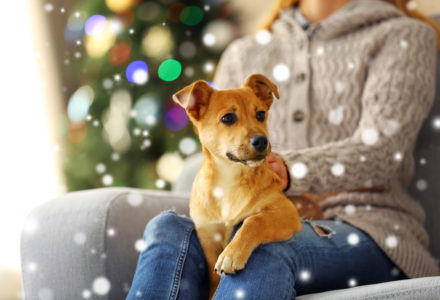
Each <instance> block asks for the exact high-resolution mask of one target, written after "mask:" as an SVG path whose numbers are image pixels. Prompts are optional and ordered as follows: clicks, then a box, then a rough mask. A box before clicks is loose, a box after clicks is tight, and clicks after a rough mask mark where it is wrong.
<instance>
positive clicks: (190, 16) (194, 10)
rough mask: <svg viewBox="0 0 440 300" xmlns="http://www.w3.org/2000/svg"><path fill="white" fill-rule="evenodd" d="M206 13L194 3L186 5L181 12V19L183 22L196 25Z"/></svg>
mask: <svg viewBox="0 0 440 300" xmlns="http://www.w3.org/2000/svg"><path fill="white" fill-rule="evenodd" d="M203 16H204V13H203V10H202V9H201V8H200V7H198V6H194V5H190V6H187V7H185V8H184V9H183V10H182V12H181V13H180V16H179V17H180V21H182V23H183V24H185V25H188V26H194V25H197V24H199V23H200V22H201V21H202V19H203Z"/></svg>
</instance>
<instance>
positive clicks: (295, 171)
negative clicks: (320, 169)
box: [290, 162, 307, 179]
mask: <svg viewBox="0 0 440 300" xmlns="http://www.w3.org/2000/svg"><path fill="white" fill-rule="evenodd" d="M290 173H291V174H292V176H293V177H295V178H298V179H300V178H304V176H306V174H307V166H306V165H305V164H304V163H302V162H297V163H294V164H293V165H292V167H291V168H290Z"/></svg>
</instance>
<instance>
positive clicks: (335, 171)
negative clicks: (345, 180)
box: [331, 163, 345, 176]
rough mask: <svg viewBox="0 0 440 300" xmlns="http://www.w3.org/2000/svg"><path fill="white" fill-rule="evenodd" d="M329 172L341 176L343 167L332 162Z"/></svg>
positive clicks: (343, 170)
mask: <svg viewBox="0 0 440 300" xmlns="http://www.w3.org/2000/svg"><path fill="white" fill-rule="evenodd" d="M331 172H332V174H333V175H334V176H342V175H343V174H344V172H345V167H344V165H343V164H340V163H337V164H334V165H333V166H332V168H331Z"/></svg>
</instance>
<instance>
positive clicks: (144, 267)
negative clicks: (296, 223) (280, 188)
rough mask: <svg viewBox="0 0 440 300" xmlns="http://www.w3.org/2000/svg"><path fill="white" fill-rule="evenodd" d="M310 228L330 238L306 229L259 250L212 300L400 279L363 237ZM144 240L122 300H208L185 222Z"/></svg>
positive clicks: (161, 222)
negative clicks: (150, 298) (124, 299)
mask: <svg viewBox="0 0 440 300" xmlns="http://www.w3.org/2000/svg"><path fill="white" fill-rule="evenodd" d="M314 223H316V224H317V225H318V226H319V227H320V228H322V229H324V231H325V233H329V234H326V235H320V234H318V233H317V231H316V230H315V228H314V227H313V224H312V223H311V222H308V221H303V229H302V230H301V231H300V232H298V233H297V234H295V235H294V236H293V237H291V238H290V239H288V240H286V241H283V242H274V243H268V244H265V245H261V246H259V247H258V248H256V249H255V250H254V252H253V253H252V255H251V257H250V259H249V261H248V263H247V264H246V266H245V268H244V270H242V271H239V272H237V274H235V275H228V276H223V277H222V279H221V280H220V284H219V287H218V289H217V292H216V294H215V296H214V299H234V298H237V299H240V298H241V299H292V298H293V297H294V295H302V294H307V293H313V292H321V291H325V290H332V289H342V288H348V287H350V286H355V285H364V284H371V283H377V282H385V281H390V280H396V279H400V278H403V275H402V277H401V276H400V275H399V274H396V271H397V269H396V268H395V266H394V264H393V263H392V262H391V261H390V260H389V259H388V258H387V257H386V256H385V254H384V253H383V252H382V250H380V249H379V247H378V246H377V245H376V244H375V243H374V242H373V241H372V240H371V239H370V238H369V237H368V236H367V235H366V234H365V233H363V232H362V231H361V230H359V229H357V228H355V227H353V226H351V225H349V224H347V223H344V222H340V221H334V220H319V221H315V222H314ZM238 229H239V227H237V230H238ZM330 232H332V233H330ZM144 240H145V241H146V245H147V248H146V250H145V251H143V252H142V253H141V255H140V258H139V261H138V267H137V270H136V275H135V278H134V280H133V285H132V288H131V290H130V293H129V296H128V298H127V299H142V298H143V296H145V298H144V299H147V298H148V296H150V297H151V295H153V294H154V296H158V295H161V296H160V298H157V299H176V298H175V296H176V295H177V294H178V298H179V299H204V298H206V295H207V293H208V284H209V283H208V280H207V274H208V270H207V265H206V261H205V259H204V256H203V252H202V249H201V247H200V244H199V242H198V239H197V236H196V234H195V231H194V224H193V223H192V221H191V220H190V219H189V218H186V217H181V216H178V215H177V214H175V213H173V212H165V213H162V214H161V215H159V216H157V217H155V218H154V219H153V220H152V221H150V222H149V224H148V226H147V229H146V231H145V234H144ZM136 296H138V297H136ZM155 299H156V298H155Z"/></svg>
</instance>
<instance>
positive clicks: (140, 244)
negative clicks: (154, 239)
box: [134, 239, 147, 252]
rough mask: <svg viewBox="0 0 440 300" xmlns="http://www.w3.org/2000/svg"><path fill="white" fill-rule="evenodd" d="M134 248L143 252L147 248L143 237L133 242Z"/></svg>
mask: <svg viewBox="0 0 440 300" xmlns="http://www.w3.org/2000/svg"><path fill="white" fill-rule="evenodd" d="M134 248H135V249H136V251H138V252H143V251H145V249H147V242H145V241H144V240H143V239H139V240H137V241H136V242H135V243H134Z"/></svg>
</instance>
